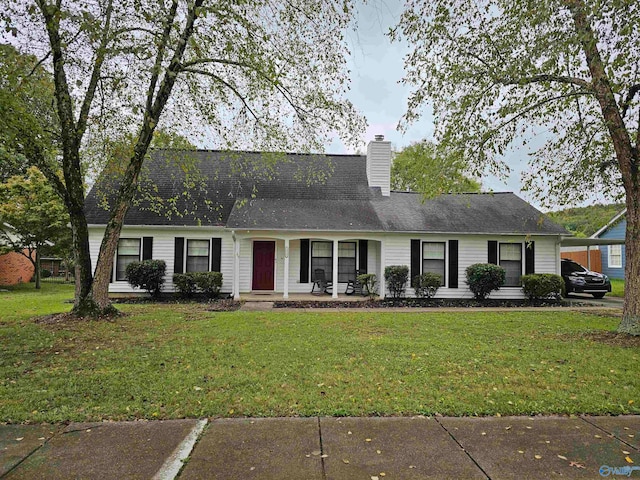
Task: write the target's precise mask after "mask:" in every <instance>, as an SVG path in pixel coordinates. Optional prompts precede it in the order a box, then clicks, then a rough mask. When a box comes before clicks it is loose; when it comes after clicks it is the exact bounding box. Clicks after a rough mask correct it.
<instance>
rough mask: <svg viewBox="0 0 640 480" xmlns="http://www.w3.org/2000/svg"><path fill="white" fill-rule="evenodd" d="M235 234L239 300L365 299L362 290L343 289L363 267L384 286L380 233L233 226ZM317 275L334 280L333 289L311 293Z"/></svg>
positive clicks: (235, 279)
mask: <svg viewBox="0 0 640 480" xmlns="http://www.w3.org/2000/svg"><path fill="white" fill-rule="evenodd" d="M232 238H233V252H234V255H233V257H234V258H233V287H232V293H233V298H234V299H236V300H240V299H241V298H242V299H243V300H253V299H255V301H260V300H265V301H270V300H266V297H269V298H270V299H271V300H276V299H277V300H282V299H284V300H286V299H289V298H295V299H296V300H319V299H330V298H331V299H336V300H338V299H339V300H353V301H358V300H363V299H365V297H363V296H359V295H346V294H345V292H346V291H347V286H348V284H349V281H350V280H351V281H353V280H355V278H356V275H357V274H360V273H373V274H375V275H376V277H377V282H378V284H377V291H378V292H382V291H384V290H385V285H384V267H383V266H384V265H385V261H384V259H385V248H384V239H382V238H373V237H372V236H369V235H354V234H353V233H349V234H343V235H341V234H338V233H325V232H323V233H316V232H313V233H311V232H308V233H307V232H303V233H298V234H297V235H288V234H284V233H279V232H255V231H242V232H238V231H234V232H232ZM319 275H324V277H325V280H326V281H327V282H331V283H332V285H333V287H332V288H330V289H329V292H330V294H324V293H322V294H320V295H312V294H311V291H312V288H313V286H314V282H315V281H316V280H317V279H318V276H319ZM316 290H317V286H316ZM293 295H295V296H296V297H292V296H293Z"/></svg>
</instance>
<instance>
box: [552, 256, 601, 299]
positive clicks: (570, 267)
mask: <svg viewBox="0 0 640 480" xmlns="http://www.w3.org/2000/svg"><path fill="white" fill-rule="evenodd" d="M561 272H562V278H563V279H564V285H565V288H566V292H567V293H572V292H575V293H590V294H591V295H593V296H594V297H595V298H602V297H604V295H605V294H606V293H607V292H610V291H611V282H610V281H609V277H607V276H606V275H603V274H602V273H598V272H592V271H590V270H587V269H586V268H585V267H583V266H582V265H580V264H579V263H577V262H574V261H573V260H570V259H568V258H563V259H562V266H561Z"/></svg>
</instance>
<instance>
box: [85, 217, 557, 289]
mask: <svg viewBox="0 0 640 480" xmlns="http://www.w3.org/2000/svg"><path fill="white" fill-rule="evenodd" d="M103 232H104V229H103V228H97V227H91V228H90V230H89V246H90V252H91V258H92V262H93V268H94V269H95V262H96V259H97V258H98V251H99V248H100V243H101V241H102V234H103ZM251 235H253V236H251ZM316 235H317V234H316ZM352 235H353V234H352ZM121 237H123V238H142V237H153V258H154V259H160V260H164V261H165V262H166V263H167V279H166V283H165V291H167V292H172V291H174V287H173V282H172V277H173V272H174V265H173V262H174V245H175V237H184V238H185V239H210V238H213V237H220V238H222V255H221V271H222V274H223V292H225V293H229V292H231V291H232V285H233V239H232V235H231V232H230V231H228V230H223V229H220V228H218V229H215V228H206V227H202V228H196V227H190V228H186V227H182V228H179V227H174V228H169V227H167V228H162V227H147V228H144V227H125V228H123V230H122V235H121ZM284 238H289V239H290V244H289V256H290V258H289V272H288V275H289V293H308V292H310V291H311V286H312V284H311V283H304V282H303V283H301V282H300V239H301V238H309V239H310V240H311V241H313V240H326V241H333V240H337V241H353V240H359V239H367V240H368V241H369V244H368V263H367V271H368V272H369V273H375V274H376V275H378V277H380V276H381V275H383V274H384V267H385V266H388V265H407V266H409V265H410V264H411V240H412V239H420V240H421V241H432V242H447V243H446V244H447V252H446V269H447V271H446V277H447V279H448V277H449V272H448V268H449V265H448V264H449V261H448V259H449V252H448V240H458V242H459V243H458V287H459V288H448V287H446V286H444V287H441V288H440V289H439V290H438V293H437V295H436V296H437V297H438V298H472V297H473V295H472V293H471V291H470V290H469V289H468V288H467V285H466V283H465V270H466V268H467V267H468V266H469V265H471V264H474V263H484V262H487V251H488V248H487V242H488V241H489V240H495V241H498V242H522V243H523V244H524V243H525V242H526V241H527V240H533V241H535V271H536V273H560V272H559V271H558V269H559V266H558V265H559V263H560V261H559V256H558V252H559V249H558V248H557V242H558V239H557V237H554V236H540V237H530V238H526V237H525V236H523V235H522V236H507V235H502V236H500V235H495V236H493V235H416V234H361V235H356V236H355V237H354V236H345V235H340V234H337V233H326V234H323V235H322V236H319V235H317V236H315V237H313V236H310V235H309V234H305V233H304V232H302V233H299V234H297V235H293V234H289V235H287V234H286V233H284V232H260V233H258V232H254V233H246V232H245V233H243V234H242V235H238V241H239V242H240V262H239V263H240V282H239V283H240V292H241V293H247V292H250V291H251V288H252V285H251V283H252V273H253V272H252V270H253V241H254V240H273V241H275V242H276V259H275V291H276V292H282V290H283V286H284V274H285V272H284V254H285V251H284ZM382 241H384V242H385V258H386V264H385V265H380V245H381V243H380V242H382ZM523 252H524V250H523ZM522 263H523V270H524V253H523V260H522ZM523 273H524V271H523ZM345 288H346V284H344V283H341V284H339V285H338V292H339V293H343V292H344V291H345ZM109 291H110V292H113V293H116V292H133V291H135V290H133V289H132V288H131V287H130V286H129V284H128V283H126V282H114V283H112V284H111V285H110V287H109ZM407 295H413V289H411V288H408V289H407ZM522 296H523V295H522V290H521V289H520V288H519V287H503V288H501V289H500V290H499V291H497V292H494V293H493V294H492V295H491V298H522Z"/></svg>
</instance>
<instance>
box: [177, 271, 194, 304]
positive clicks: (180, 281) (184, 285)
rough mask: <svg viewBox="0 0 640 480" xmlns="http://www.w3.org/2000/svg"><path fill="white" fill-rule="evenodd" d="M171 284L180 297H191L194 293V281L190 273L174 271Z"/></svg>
mask: <svg viewBox="0 0 640 480" xmlns="http://www.w3.org/2000/svg"><path fill="white" fill-rule="evenodd" d="M173 285H174V286H175V288H176V290H177V291H178V294H180V296H181V297H184V298H191V297H192V296H193V294H194V293H196V282H195V280H194V278H193V275H192V274H191V273H174V274H173Z"/></svg>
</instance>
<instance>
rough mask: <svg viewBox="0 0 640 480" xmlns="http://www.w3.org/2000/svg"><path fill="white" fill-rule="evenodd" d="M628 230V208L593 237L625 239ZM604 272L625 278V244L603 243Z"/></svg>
mask: <svg viewBox="0 0 640 480" xmlns="http://www.w3.org/2000/svg"><path fill="white" fill-rule="evenodd" d="M626 231H627V209H626V208H625V209H624V210H622V211H621V212H620V213H619V214H617V215H616V216H615V217H613V218H612V219H611V221H610V222H609V223H607V224H606V225H605V226H604V227H602V228H601V229H600V230H598V231H597V232H596V233H594V234H593V235H592V236H591V238H598V239H601V240H609V239H611V240H618V241H623V240H624V238H625V234H626ZM600 254H601V258H602V273H604V274H605V275H608V276H609V277H610V278H620V279H624V268H625V265H626V262H625V247H624V244H617V245H603V246H601V247H600Z"/></svg>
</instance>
